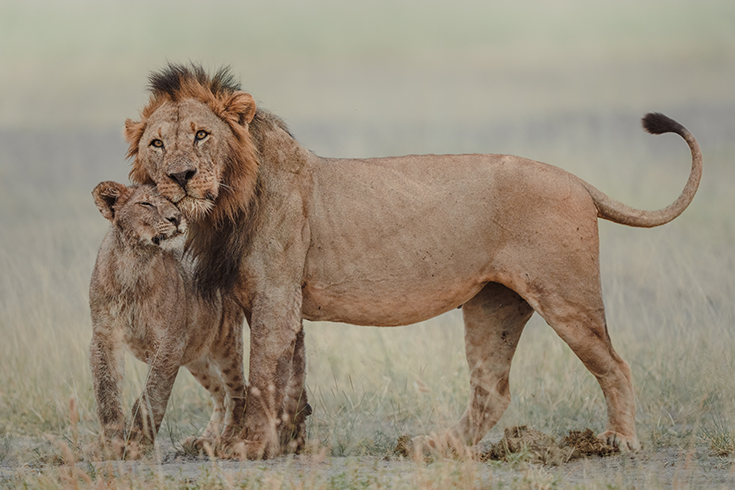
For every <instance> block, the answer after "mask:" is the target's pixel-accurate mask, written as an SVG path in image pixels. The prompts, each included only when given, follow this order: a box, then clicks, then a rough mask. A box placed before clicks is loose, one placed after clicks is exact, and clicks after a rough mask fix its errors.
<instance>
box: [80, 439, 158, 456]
mask: <svg viewBox="0 0 735 490" xmlns="http://www.w3.org/2000/svg"><path fill="white" fill-rule="evenodd" d="M84 452H85V453H86V454H87V455H88V457H89V459H90V460H91V461H108V460H113V459H128V460H135V459H142V458H143V457H144V456H145V453H146V447H145V446H143V445H141V444H139V443H138V442H135V441H125V440H124V439H121V438H116V439H112V440H110V441H104V442H95V443H92V444H90V445H89V446H87V447H85V448H84Z"/></svg>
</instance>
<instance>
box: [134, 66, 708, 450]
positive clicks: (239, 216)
mask: <svg viewBox="0 0 735 490" xmlns="http://www.w3.org/2000/svg"><path fill="white" fill-rule="evenodd" d="M150 89H151V98H150V100H149V102H148V104H147V105H146V107H145V108H144V109H143V112H142V114H141V121H139V122H133V121H131V120H128V121H126V124H125V135H126V139H127V141H128V142H129V144H130V149H129V152H128V155H129V156H130V157H134V159H135V160H134V162H133V166H132V167H133V168H132V170H131V173H130V175H131V179H132V180H134V181H136V182H139V183H155V184H157V186H158V189H159V190H160V192H161V193H162V194H164V195H165V196H166V197H168V198H169V199H170V200H172V201H173V202H175V203H177V204H178V206H179V208H180V209H181V210H182V211H183V212H184V214H185V215H186V216H187V218H188V219H189V221H190V222H191V231H192V233H191V237H190V242H189V245H190V250H191V251H192V252H193V254H194V255H195V256H196V257H197V258H198V270H197V281H198V284H199V286H200V287H201V288H202V289H203V290H204V291H215V290H217V289H220V290H230V289H231V290H232V291H234V294H235V295H236V296H237V298H238V299H239V301H240V303H241V304H242V306H243V308H244V309H245V312H246V316H247V318H248V322H249V323H250V328H251V334H250V336H251V347H250V392H249V393H250V399H249V400H248V411H247V414H246V422H245V424H246V426H247V433H246V434H245V437H246V438H247V439H248V440H249V441H250V442H249V443H248V444H249V446H248V447H249V456H251V457H259V456H265V457H268V456H270V455H272V454H276V452H277V429H276V426H277V425H278V424H279V423H280V421H279V420H278V416H279V414H281V413H286V414H288V413H292V412H289V410H290V409H289V408H288V407H292V405H293V403H294V402H293V399H294V393H296V392H298V389H300V388H301V383H302V382H303V376H304V370H303V364H302V362H303V360H302V359H297V360H296V361H294V359H293V353H294V346H295V344H296V342H297V338H301V339H303V337H302V336H303V333H302V325H301V321H302V319H303V318H306V319H309V320H330V321H337V322H346V323H353V324H358V325H373V326H393V325H406V324H410V323H415V322H419V321H422V320H426V319H428V318H431V317H434V316H436V315H439V314H441V313H444V312H446V311H449V310H451V309H454V308H457V307H458V306H460V305H462V306H463V309H462V311H463V315H464V322H465V342H466V350H467V361H468V363H469V367H470V373H471V374H470V376H471V378H470V385H471V389H472V394H471V398H470V402H469V407H468V408H467V411H466V412H465V414H464V416H463V417H462V419H461V420H460V421H459V423H458V424H457V425H456V426H455V427H454V428H453V429H451V430H450V431H449V432H448V433H447V435H446V436H447V438H448V439H455V440H460V441H462V442H463V443H466V444H467V443H468V444H474V443H476V442H478V441H479V440H480V439H481V438H482V437H483V436H484V435H485V434H486V432H487V431H488V430H489V429H490V427H492V426H493V425H494V424H495V423H496V422H497V420H498V419H499V418H500V416H501V415H502V413H503V411H504V410H505V408H506V407H507V406H508V403H509V401H510V391H509V387H508V374H509V371H510V365H511V359H512V357H513V353H514V351H515V348H516V345H517V343H518V340H519V338H520V335H521V332H522V330H523V327H524V325H525V324H526V322H527V321H528V319H529V318H530V316H531V314H532V313H533V311H536V312H538V313H539V314H540V315H541V316H542V317H543V318H544V319H545V320H546V322H547V323H548V324H549V325H551V327H552V328H554V330H555V331H556V332H557V333H558V334H559V336H560V337H561V338H562V339H564V341H565V342H566V343H567V344H568V345H569V346H570V347H571V348H572V350H573V351H574V352H575V354H576V355H577V356H578V357H579V358H580V359H581V360H582V362H583V363H584V364H585V366H587V368H588V369H589V370H590V372H592V374H593V375H594V376H595V377H596V378H597V380H598V381H599V383H600V386H601V388H602V391H603V393H604V395H605V399H606V402H607V410H608V422H607V427H606V430H605V431H604V432H603V433H602V434H601V435H600V437H601V438H602V439H604V440H606V441H607V442H609V443H611V444H614V445H615V446H617V447H619V448H620V449H621V450H624V451H625V450H636V449H638V448H639V442H638V438H637V436H636V430H635V422H634V412H635V405H634V396H633V386H632V382H631V373H630V368H629V367H628V365H627V364H626V363H625V361H623V360H622V359H621V358H620V357H619V356H618V355H617V353H616V352H615V351H614V350H613V347H612V344H611V342H610V338H609V336H608V333H607V326H606V324H605V315H604V307H603V304H602V295H601V291H600V277H599V257H598V256H599V253H598V235H597V218H603V219H607V220H611V221H615V222H617V223H621V224H626V225H629V226H639V227H652V226H658V225H662V224H664V223H666V222H668V221H671V220H672V219H674V218H675V217H677V216H678V215H679V214H681V213H682V212H683V211H684V209H685V208H686V207H687V205H688V204H689V203H690V202H691V200H692V198H693V196H694V194H695V192H696V189H697V186H698V184H699V180H700V177H701V169H702V158H701V153H700V150H699V147H698V145H697V142H696V140H695V139H694V137H693V136H692V135H691V134H690V133H689V131H687V130H686V129H685V128H684V127H683V126H681V125H680V124H678V123H676V122H675V121H673V120H671V119H669V118H667V117H666V116H663V115H660V114H649V115H648V116H646V117H645V118H644V126H645V128H646V129H647V130H648V131H649V132H650V133H654V134H659V133H664V132H675V133H678V134H679V135H680V136H682V137H683V138H684V139H685V140H686V142H687V143H688V145H689V147H690V149H691V153H692V170H691V174H690V176H689V180H688V182H687V184H686V186H685V188H684V191H683V192H682V194H681V196H679V198H678V199H677V200H676V201H675V202H674V203H673V204H671V205H670V206H668V207H667V208H665V209H662V210H659V211H655V212H649V211H641V210H636V209H632V208H630V207H628V206H625V205H624V204H622V203H620V202H618V201H615V200H614V199H611V198H610V197H608V196H606V195H605V194H603V193H602V192H600V191H598V190H597V189H595V188H594V187H592V186H591V185H590V184H588V183H586V182H584V181H582V180H581V179H579V178H577V177H575V176H574V175H571V174H569V173H568V172H565V171H564V170H561V169H559V168H557V167H553V166H550V165H546V164H543V163H539V162H535V161H531V160H527V159H524V158H520V157H515V156H510V155H443V156H437V155H424V156H416V155H411V156H404V157H392V158H371V159H330V158H321V157H318V156H316V155H314V154H312V153H311V152H309V151H308V150H307V149H305V148H303V147H302V146H300V145H299V144H298V143H297V142H296V140H294V138H293V137H292V136H291V135H290V134H289V132H288V129H287V128H286V126H285V124H284V123H283V122H282V121H281V120H280V119H279V118H277V117H276V116H273V115H272V114H269V113H268V112H265V111H263V110H261V109H256V106H255V103H254V101H253V98H252V97H251V96H250V95H249V94H246V93H244V92H242V91H240V88H239V86H238V84H237V83H235V82H234V81H233V79H232V77H231V75H230V74H229V72H228V70H227V69H222V70H220V71H218V72H217V73H216V74H215V75H214V76H212V77H210V76H208V75H207V74H206V73H205V72H204V71H203V70H202V69H201V67H198V66H194V65H192V66H182V65H168V66H167V67H166V68H165V69H163V70H162V71H160V72H158V73H154V74H152V75H151V77H150ZM297 336H298V337H297ZM292 368H293V369H292ZM284 399H285V400H286V401H285V402H284ZM289 399H291V400H292V401H290V402H289ZM301 400H302V401H303V400H304V398H303V397H302V398H301ZM284 407H286V408H284ZM297 412H298V410H297Z"/></svg>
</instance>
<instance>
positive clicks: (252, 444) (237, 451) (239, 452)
mask: <svg viewBox="0 0 735 490" xmlns="http://www.w3.org/2000/svg"><path fill="white" fill-rule="evenodd" d="M220 453H221V455H222V457H223V458H228V459H239V460H246V459H250V460H258V459H268V458H272V457H274V456H276V455H277V451H273V450H269V447H268V445H267V444H266V443H265V442H264V441H249V440H239V441H231V442H227V443H225V444H223V445H222V448H221V449H220Z"/></svg>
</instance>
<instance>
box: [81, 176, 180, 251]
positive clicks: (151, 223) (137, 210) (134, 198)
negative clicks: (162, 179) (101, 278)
mask: <svg viewBox="0 0 735 490" xmlns="http://www.w3.org/2000/svg"><path fill="white" fill-rule="evenodd" d="M92 196H93V197H94V203H95V204H96V205H97V209H99V210H100V213H102V216H104V217H105V218H107V219H108V220H110V222H111V223H112V225H113V226H114V227H115V230H116V232H117V233H120V234H121V236H122V237H123V240H124V241H125V243H126V244H127V245H129V246H134V247H140V246H144V247H160V248H162V249H164V250H179V251H180V250H183V248H184V243H185V241H186V220H185V219H184V218H183V216H182V214H181V211H179V210H178V209H177V208H176V206H174V205H173V204H172V203H171V202H170V201H169V200H168V199H166V198H165V197H163V196H162V195H161V194H159V193H158V191H157V190H156V188H155V187H153V186H151V185H139V186H132V187H126V186H125V185H123V184H118V183H117V182H110V181H107V182H102V183H100V184H98V185H97V187H95V188H94V190H93V191H92Z"/></svg>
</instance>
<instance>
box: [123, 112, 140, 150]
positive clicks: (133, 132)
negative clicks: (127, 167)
mask: <svg viewBox="0 0 735 490" xmlns="http://www.w3.org/2000/svg"><path fill="white" fill-rule="evenodd" d="M144 132H145V123H144V122H142V121H137V122H136V121H133V120H132V119H126V120H125V129H124V130H123V137H124V138H125V141H127V142H128V144H129V145H130V146H129V147H128V153H127V155H125V158H130V157H132V156H135V155H136V154H137V153H138V145H139V144H140V139H141V138H142V137H143V133H144Z"/></svg>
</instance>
